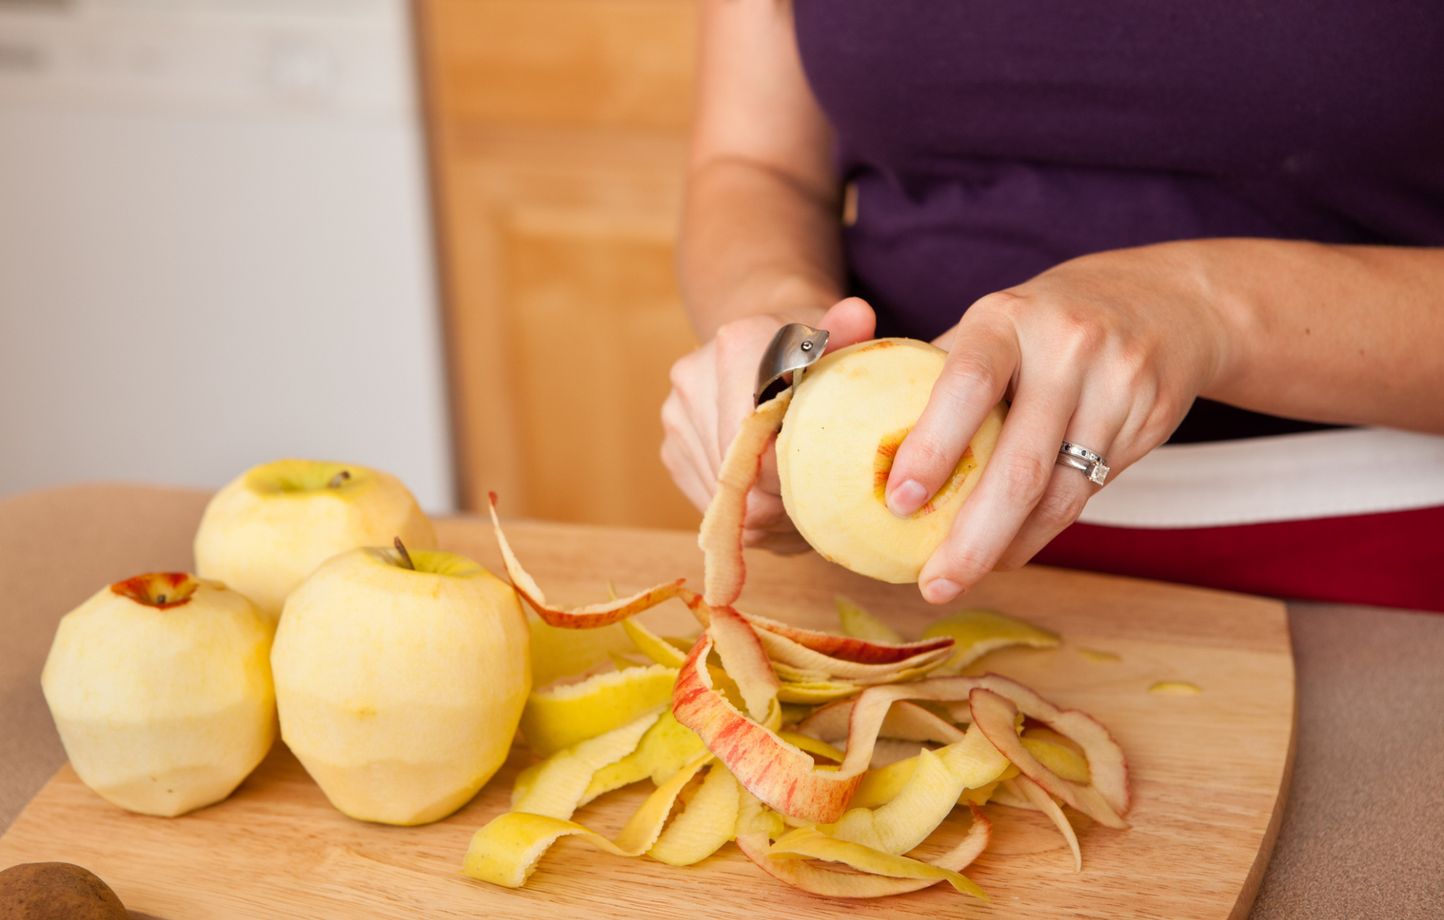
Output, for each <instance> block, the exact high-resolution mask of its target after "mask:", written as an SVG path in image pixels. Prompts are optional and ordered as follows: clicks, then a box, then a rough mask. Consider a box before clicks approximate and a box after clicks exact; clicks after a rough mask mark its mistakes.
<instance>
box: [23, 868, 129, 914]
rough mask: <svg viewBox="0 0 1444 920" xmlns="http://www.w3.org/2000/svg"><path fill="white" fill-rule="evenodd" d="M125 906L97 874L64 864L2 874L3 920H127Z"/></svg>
mask: <svg viewBox="0 0 1444 920" xmlns="http://www.w3.org/2000/svg"><path fill="white" fill-rule="evenodd" d="M129 916H130V915H129V914H128V913H126V910H125V905H124V904H121V903H120V898H118V897H116V896H115V892H114V891H111V890H110V886H109V885H107V884H105V882H103V881H101V880H100V877H99V876H97V875H96V874H95V873H94V872H91V871H90V870H89V869H83V868H81V867H80V866H76V865H72V864H70V863H63V862H41V863H22V864H20V865H18V866H11V867H10V868H9V869H6V870H5V871H4V872H0V920H127V918H128V917H129Z"/></svg>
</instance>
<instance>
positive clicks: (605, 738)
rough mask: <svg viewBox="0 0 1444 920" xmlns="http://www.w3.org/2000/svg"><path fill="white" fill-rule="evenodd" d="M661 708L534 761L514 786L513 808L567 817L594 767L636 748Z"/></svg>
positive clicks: (588, 780) (602, 765) (581, 796)
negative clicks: (534, 763)
mask: <svg viewBox="0 0 1444 920" xmlns="http://www.w3.org/2000/svg"><path fill="white" fill-rule="evenodd" d="M663 712H664V710H662V709H660V708H658V709H656V710H654V711H653V712H651V713H649V714H648V715H645V716H642V717H641V718H639V719H636V720H634V721H632V722H629V723H627V724H626V725H623V726H621V727H620V728H615V729H613V730H611V731H609V732H607V733H605V734H602V735H598V736H596V737H595V738H588V739H586V740H585V741H582V742H580V743H578V744H577V745H576V746H574V747H570V748H567V749H566V750H564V751H560V752H558V753H556V754H554V755H552V756H551V757H549V758H547V759H546V760H544V761H542V762H541V763H540V764H537V765H536V769H535V770H534V771H531V770H530V768H529V771H528V772H529V775H528V776H527V777H526V782H525V783H522V782H520V781H519V782H518V783H517V785H516V787H515V788H514V789H513V797H512V803H511V807H512V810H513V811H524V812H527V813H528V814H534V815H545V816H547V817H551V818H562V819H566V818H570V817H571V816H572V813H573V812H575V811H576V810H577V808H578V807H580V806H581V804H582V800H583V799H584V798H585V797H586V793H587V788H588V786H590V785H591V782H592V778H593V777H594V776H596V774H597V771H599V770H601V769H602V768H603V767H606V766H607V765H609V764H613V763H616V762H617V761H619V760H621V759H622V758H623V757H626V756H627V755H628V754H630V753H632V752H633V751H635V750H636V749H637V745H638V744H640V743H641V741H642V737H643V736H644V735H646V733H647V732H648V731H650V730H651V728H652V726H653V725H655V724H656V722H657V720H658V719H659V718H660V717H661V715H662V713H663Z"/></svg>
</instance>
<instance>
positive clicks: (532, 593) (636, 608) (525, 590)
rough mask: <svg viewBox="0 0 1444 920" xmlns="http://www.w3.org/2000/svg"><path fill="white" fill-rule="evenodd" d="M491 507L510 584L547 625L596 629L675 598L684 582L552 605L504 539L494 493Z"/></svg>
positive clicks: (493, 526) (498, 542) (673, 582)
mask: <svg viewBox="0 0 1444 920" xmlns="http://www.w3.org/2000/svg"><path fill="white" fill-rule="evenodd" d="M488 497H489V498H490V503H489V505H488V507H489V508H490V510H491V526H492V529H493V530H494V531H495V532H496V544H497V546H498V547H500V549H501V560H502V564H503V565H505V566H506V575H507V577H508V578H509V579H511V584H512V587H514V588H516V593H518V594H520V595H521V596H522V597H523V598H524V599H525V600H526V602H527V603H528V604H530V605H531V608H532V609H533V610H535V611H536V613H537V616H539V617H541V618H542V621H543V622H544V623H546V624H547V625H549V626H561V627H565V628H568V629H595V628H596V627H599V626H607V625H610V624H612V623H616V622H617V621H619V620H625V619H626V618H627V617H630V616H632V615H634V614H638V613H641V612H642V611H643V610H649V609H651V608H652V607H655V606H657V605H658V604H660V603H662V602H663V601H666V600H669V599H671V598H674V597H677V596H678V595H679V594H681V593H682V586H683V585H684V584H686V581H687V580H686V579H685V578H679V579H677V580H676V581H670V582H666V583H663V584H660V585H654V586H653V587H650V588H647V589H646V590H644V591H638V592H637V593H636V594H632V595H629V596H627V597H620V598H616V599H615V600H610V601H605V602H602V603H596V604H584V605H582V606H580V607H561V606H558V605H555V604H548V603H547V599H546V595H545V594H543V593H542V589H541V587H540V586H539V585H537V583H536V579H534V578H532V577H531V575H530V573H528V572H527V570H526V569H525V568H523V567H522V564H521V560H519V559H518V558H517V557H516V553H514V552H513V551H512V548H511V544H510V543H508V542H507V539H506V534H505V533H503V532H502V529H501V519H500V518H499V517H498V516H497V513H496V493H495V492H492V493H490V494H489V496H488Z"/></svg>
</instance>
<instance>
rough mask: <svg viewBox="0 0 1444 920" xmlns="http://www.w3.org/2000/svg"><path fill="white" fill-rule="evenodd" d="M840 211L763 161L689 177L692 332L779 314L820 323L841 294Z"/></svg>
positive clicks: (685, 242)
mask: <svg viewBox="0 0 1444 920" xmlns="http://www.w3.org/2000/svg"><path fill="white" fill-rule="evenodd" d="M839 233H840V230H839V218H838V211H837V204H836V202H835V201H833V200H831V199H830V198H829V197H828V196H826V195H823V194H821V193H819V192H818V191H816V190H813V189H809V188H807V187H805V186H804V185H803V184H802V183H801V182H799V181H796V180H793V179H791V178H789V177H788V176H787V175H786V174H785V173H783V172H781V171H777V170H774V169H772V168H770V167H768V166H766V165H764V164H762V163H760V162H755V161H750V160H747V159H744V158H739V157H729V156H721V157H714V158H711V159H707V160H705V161H703V162H701V163H699V164H698V165H697V166H696V167H695V168H694V169H693V172H692V175H691V176H690V177H689V181H688V186H687V199H686V207H685V209H684V211H683V219H682V237H681V254H680V259H679V271H680V279H681V287H682V299H683V303H684V304H685V306H686V309H687V313H688V316H689V317H690V318H691V320H692V325H693V327H694V328H695V329H696V330H697V334H698V336H699V337H700V338H701V339H702V340H704V341H705V340H707V339H710V338H711V337H712V335H713V334H714V333H715V332H716V330H717V327H719V326H721V325H723V324H724V323H727V322H730V321H732V320H736V319H741V318H743V317H746V316H755V315H758V314H764V313H772V314H777V315H780V316H786V317H788V318H790V319H796V320H798V321H804V322H806V321H814V322H815V321H816V320H817V319H818V318H819V317H821V316H822V314H823V312H824V311H825V310H826V309H827V308H828V307H829V306H831V305H832V304H833V303H834V302H835V301H837V300H838V299H840V298H841V297H842V296H843V282H842V278H843V269H842V256H841V243H840V239H839Z"/></svg>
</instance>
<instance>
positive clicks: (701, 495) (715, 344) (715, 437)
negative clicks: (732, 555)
mask: <svg viewBox="0 0 1444 920" xmlns="http://www.w3.org/2000/svg"><path fill="white" fill-rule="evenodd" d="M791 322H805V323H808V324H810V325H815V326H819V327H820V328H823V329H827V330H828V331H829V332H830V333H831V336H830V338H829V340H828V350H829V351H832V350H834V349H838V348H843V347H845V346H847V345H851V344H853V343H855V342H861V341H864V340H866V339H870V338H872V336H873V328H874V322H875V321H874V317H873V312H872V308H871V307H869V306H868V305H867V303H866V302H865V301H863V300H861V299H859V298H856V297H849V298H847V299H846V300H842V301H839V302H838V303H836V304H834V305H833V306H832V308H831V309H829V310H827V312H826V313H824V314H822V315H821V316H820V317H819V316H817V315H811V316H803V315H798V316H792V317H783V316H779V315H776V314H759V315H755V316H748V317H744V318H742V319H738V320H734V321H733V322H730V323H727V324H726V325H724V326H721V327H720V328H719V329H718V330H717V334H716V335H715V336H713V338H712V340H711V341H709V342H707V343H706V344H704V345H703V346H702V347H700V348H698V349H696V350H695V351H693V352H691V353H690V354H688V355H685V356H684V357H682V358H681V359H680V360H678V361H677V363H676V364H674V365H672V373H671V380H672V392H671V393H669V394H668V395H667V399H666V402H664V403H663V404H662V429H663V439H662V462H663V463H664V464H666V467H667V470H668V471H669V472H670V473H671V474H672V479H673V481H674V482H676V483H677V487H678V488H680V489H681V490H682V492H683V493H684V494H685V495H686V496H687V498H688V499H690V500H691V502H692V504H694V505H696V506H697V508H698V509H702V510H705V509H706V507H707V504H708V502H710V501H711V500H712V495H713V493H715V492H716V491H717V473H718V471H719V470H720V469H721V466H722V457H723V456H724V455H725V454H726V452H727V446H728V445H729V444H731V443H732V438H733V436H734V435H735V434H736V433H737V429H738V428H739V427H741V425H742V420H743V419H745V418H746V417H747V416H748V415H749V414H750V413H751V412H752V391H753V388H754V387H755V385H756V382H757V364H758V362H759V361H760V360H761V358H762V352H763V351H764V350H766V348H767V344H768V343H769V342H771V341H772V337H773V335H775V334H776V333H777V330H778V329H779V328H781V327H782V326H783V325H785V324H787V323H791ZM743 539H744V541H745V542H746V544H747V545H748V546H765V547H767V548H768V549H771V550H773V551H774V552H801V551H803V550H806V549H807V548H808V547H807V543H806V542H805V541H804V540H803V539H802V537H801V536H800V535H798V533H797V531H796V529H795V528H793V526H792V522H791V521H790V520H789V519H788V517H787V512H786V511H785V510H783V507H782V496H781V487H780V485H779V483H778V480H777V463H776V458H775V455H774V453H773V451H772V450H771V449H770V445H769V449H768V450H767V451H765V452H764V453H763V459H762V472H761V475H760V476H759V478H758V481H757V486H756V487H755V488H754V489H753V490H752V493H751V494H750V495H749V496H748V497H747V517H746V523H745V530H744V532H743Z"/></svg>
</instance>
